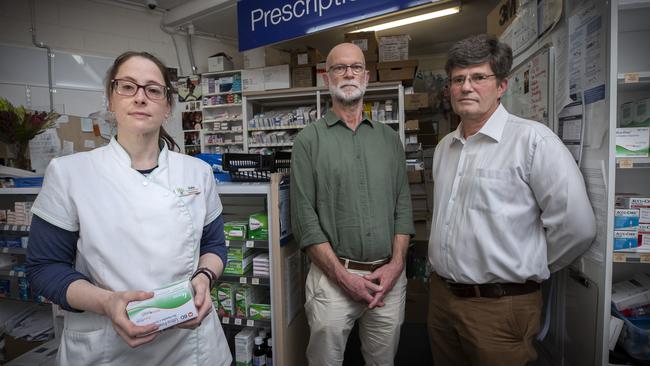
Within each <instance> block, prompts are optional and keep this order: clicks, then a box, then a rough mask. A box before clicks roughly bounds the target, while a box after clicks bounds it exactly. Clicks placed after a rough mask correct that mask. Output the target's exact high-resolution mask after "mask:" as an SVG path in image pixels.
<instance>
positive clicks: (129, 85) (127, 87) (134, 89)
mask: <svg viewBox="0 0 650 366" xmlns="http://www.w3.org/2000/svg"><path fill="white" fill-rule="evenodd" d="M111 82H112V83H113V90H114V91H115V92H116V93H117V94H119V95H123V96H125V97H132V96H134V95H136V94H137V93H138V90H139V89H140V88H142V90H144V94H145V95H146V96H147V98H149V99H151V100H161V99H165V97H166V96H167V92H168V91H169V87H166V86H164V85H160V84H155V83H152V84H147V85H140V84H137V83H134V82H133V81H130V80H125V79H113V80H111Z"/></svg>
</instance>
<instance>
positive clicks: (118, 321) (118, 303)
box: [104, 291, 159, 348]
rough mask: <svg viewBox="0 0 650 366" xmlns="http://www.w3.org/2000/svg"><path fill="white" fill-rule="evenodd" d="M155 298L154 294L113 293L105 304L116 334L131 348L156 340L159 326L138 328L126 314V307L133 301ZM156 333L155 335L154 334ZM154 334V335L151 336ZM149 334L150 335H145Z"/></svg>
mask: <svg viewBox="0 0 650 366" xmlns="http://www.w3.org/2000/svg"><path fill="white" fill-rule="evenodd" d="M151 297H153V292H145V291H124V292H113V293H111V294H110V295H109V296H108V301H106V302H105V303H104V314H106V316H107V317H109V318H110V319H111V322H112V323H113V328H114V329H115V332H117V334H118V335H119V336H120V337H122V339H124V342H126V344H128V345H129V347H131V348H135V347H138V346H141V345H143V344H145V343H149V342H151V341H153V340H154V339H156V337H157V336H158V334H159V333H158V332H156V330H157V329H158V325H156V324H150V325H145V326H138V325H135V324H133V322H132V321H131V320H130V319H129V317H128V316H127V314H126V305H127V304H128V303H129V302H131V301H139V300H146V299H149V298H151ZM152 332H155V333H152ZM149 333H152V334H149ZM145 334H148V335H145Z"/></svg>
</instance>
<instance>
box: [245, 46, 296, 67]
mask: <svg viewBox="0 0 650 366" xmlns="http://www.w3.org/2000/svg"><path fill="white" fill-rule="evenodd" d="M243 54H244V69H255V68H258V67H265V66H276V65H283V64H288V63H289V62H291V54H290V53H289V52H286V51H282V50H278V49H276V48H273V47H258V48H254V49H252V50H248V51H244V53H243Z"/></svg>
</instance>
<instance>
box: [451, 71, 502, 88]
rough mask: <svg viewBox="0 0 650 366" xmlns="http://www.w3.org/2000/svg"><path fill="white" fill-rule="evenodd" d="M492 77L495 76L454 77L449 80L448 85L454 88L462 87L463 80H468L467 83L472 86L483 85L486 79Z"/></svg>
mask: <svg viewBox="0 0 650 366" xmlns="http://www.w3.org/2000/svg"><path fill="white" fill-rule="evenodd" d="M492 76H496V75H494V74H492V75H485V74H472V75H459V76H454V77H452V78H451V79H450V80H449V84H451V86H454V87H457V88H459V87H461V86H462V85H464V84H465V80H467V79H469V83H470V84H472V85H481V84H485V82H486V81H487V79H489V78H491V77H492Z"/></svg>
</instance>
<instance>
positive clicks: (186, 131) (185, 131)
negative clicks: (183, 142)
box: [183, 130, 201, 132]
mask: <svg viewBox="0 0 650 366" xmlns="http://www.w3.org/2000/svg"><path fill="white" fill-rule="evenodd" d="M183 132H201V130H183Z"/></svg>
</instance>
